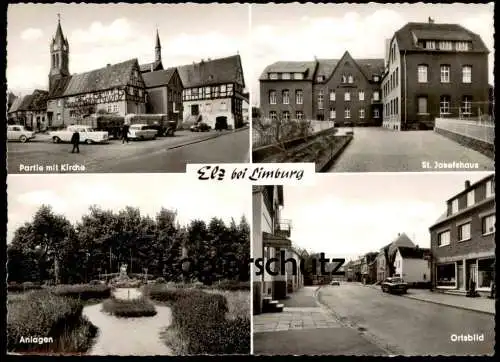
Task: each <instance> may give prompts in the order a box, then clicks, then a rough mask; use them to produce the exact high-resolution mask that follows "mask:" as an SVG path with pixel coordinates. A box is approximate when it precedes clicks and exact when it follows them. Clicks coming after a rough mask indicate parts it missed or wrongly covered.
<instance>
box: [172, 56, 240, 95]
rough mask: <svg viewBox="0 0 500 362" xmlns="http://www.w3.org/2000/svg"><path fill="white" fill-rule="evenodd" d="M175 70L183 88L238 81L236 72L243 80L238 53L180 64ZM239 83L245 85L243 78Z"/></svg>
mask: <svg viewBox="0 0 500 362" xmlns="http://www.w3.org/2000/svg"><path fill="white" fill-rule="evenodd" d="M177 70H178V72H179V75H180V77H181V80H182V84H183V86H184V88H191V87H203V86H206V85H212V84H222V83H236V82H239V81H238V74H240V75H241V80H243V69H242V66H241V58H240V56H239V55H233V56H230V57H226V58H219V59H212V60H204V61H201V62H199V63H193V64H186V65H181V66H179V67H177ZM239 83H241V82H239ZM241 85H242V86H244V85H245V84H244V80H243V83H241Z"/></svg>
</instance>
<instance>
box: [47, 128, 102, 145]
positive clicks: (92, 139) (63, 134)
mask: <svg viewBox="0 0 500 362" xmlns="http://www.w3.org/2000/svg"><path fill="white" fill-rule="evenodd" d="M75 131H78V133H80V143H87V144H92V143H108V142H109V134H108V132H106V131H95V130H94V129H93V128H90V127H88V126H83V125H73V126H68V127H66V128H65V129H63V130H60V131H52V132H49V135H50V137H51V138H52V142H54V143H60V142H71V137H72V136H73V133H75Z"/></svg>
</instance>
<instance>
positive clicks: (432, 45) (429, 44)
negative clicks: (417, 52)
mask: <svg viewBox="0 0 500 362" xmlns="http://www.w3.org/2000/svg"><path fill="white" fill-rule="evenodd" d="M425 49H436V42H435V41H434V40H427V41H426V42H425Z"/></svg>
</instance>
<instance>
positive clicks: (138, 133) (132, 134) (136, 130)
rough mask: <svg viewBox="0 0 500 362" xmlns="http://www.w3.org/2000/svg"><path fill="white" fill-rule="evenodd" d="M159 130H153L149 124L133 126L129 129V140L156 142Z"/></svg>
mask: <svg viewBox="0 0 500 362" xmlns="http://www.w3.org/2000/svg"><path fill="white" fill-rule="evenodd" d="M157 134H158V130H156V129H151V127H150V126H149V125H147V124H133V125H131V126H130V128H129V135H128V138H130V139H131V140H140V141H143V140H154V139H155V138H156V135H157Z"/></svg>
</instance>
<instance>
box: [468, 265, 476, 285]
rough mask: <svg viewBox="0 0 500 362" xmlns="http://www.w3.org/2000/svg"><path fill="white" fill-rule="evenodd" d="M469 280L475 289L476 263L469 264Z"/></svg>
mask: <svg viewBox="0 0 500 362" xmlns="http://www.w3.org/2000/svg"><path fill="white" fill-rule="evenodd" d="M469 278H470V279H472V280H473V281H474V283H476V288H477V264H476V263H471V264H469Z"/></svg>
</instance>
